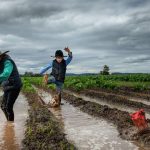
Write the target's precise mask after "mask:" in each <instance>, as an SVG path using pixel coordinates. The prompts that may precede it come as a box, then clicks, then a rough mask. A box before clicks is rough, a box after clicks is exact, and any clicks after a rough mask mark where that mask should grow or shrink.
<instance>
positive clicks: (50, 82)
mask: <svg viewBox="0 0 150 150" xmlns="http://www.w3.org/2000/svg"><path fill="white" fill-rule="evenodd" d="M52 83H56V79H55V77H54V76H50V77H49V78H48V82H47V84H52Z"/></svg>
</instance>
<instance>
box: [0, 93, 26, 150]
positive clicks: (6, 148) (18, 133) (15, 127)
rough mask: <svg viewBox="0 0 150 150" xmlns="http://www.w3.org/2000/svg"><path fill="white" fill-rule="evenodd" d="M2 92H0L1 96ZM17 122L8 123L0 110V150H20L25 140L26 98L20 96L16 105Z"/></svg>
mask: <svg viewBox="0 0 150 150" xmlns="http://www.w3.org/2000/svg"><path fill="white" fill-rule="evenodd" d="M1 95H2V91H0V96H1ZM14 113H15V122H14V123H11V122H7V121H6V118H5V116H4V114H3V112H2V110H1V109H0V150H19V149H21V148H22V146H21V141H22V140H23V138H24V132H25V123H26V119H27V117H28V104H27V101H26V98H25V97H24V96H23V95H22V94H20V95H19V97H18V99H17V100H16V103H15V105H14Z"/></svg>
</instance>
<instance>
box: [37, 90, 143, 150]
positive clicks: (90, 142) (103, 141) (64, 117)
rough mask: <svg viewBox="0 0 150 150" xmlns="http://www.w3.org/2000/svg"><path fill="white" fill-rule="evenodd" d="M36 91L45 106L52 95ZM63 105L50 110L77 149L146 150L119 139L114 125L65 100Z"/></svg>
mask: <svg viewBox="0 0 150 150" xmlns="http://www.w3.org/2000/svg"><path fill="white" fill-rule="evenodd" d="M36 91H37V92H38V95H39V96H40V97H41V99H42V100H43V101H44V102H45V104H47V103H48V102H49V101H50V99H51V95H50V94H49V93H48V92H45V91H43V90H41V89H37V88H36ZM63 103H64V105H61V107H60V108H49V110H50V111H51V112H52V113H53V114H54V115H55V116H56V117H57V118H58V120H59V121H60V122H62V124H63V127H64V132H65V134H66V137H67V138H68V140H70V141H72V142H73V143H74V144H75V145H76V146H77V148H79V149H81V150H91V149H92V150H100V149H104V150H105V149H106V150H108V149H110V150H113V149H116V150H119V149H120V150H126V149H128V150H138V149H140V150H144V148H140V147H138V146H136V145H135V144H133V143H132V142H129V141H125V140H122V139H121V138H120V137H118V132H117V130H116V127H115V126H114V125H113V124H111V123H108V122H107V121H105V120H103V119H96V118H94V117H92V116H90V115H88V114H87V113H83V112H81V111H80V110H79V109H78V108H76V107H73V106H72V105H70V104H69V103H67V102H66V101H65V100H63Z"/></svg>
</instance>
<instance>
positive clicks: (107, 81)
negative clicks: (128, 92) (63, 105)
mask: <svg viewBox="0 0 150 150" xmlns="http://www.w3.org/2000/svg"><path fill="white" fill-rule="evenodd" d="M23 81H24V88H23V89H24V90H26V91H33V90H34V89H33V88H32V86H31V84H35V85H38V86H43V87H44V86H45V85H44V84H43V82H42V81H43V78H42V77H23ZM64 86H65V88H72V89H74V90H77V91H80V90H84V89H90V88H104V89H112V90H114V89H120V88H131V89H134V90H136V91H142V90H149V89H150V75H149V74H129V75H91V76H67V77H66V80H65V84H64ZM47 87H48V88H50V89H55V85H54V84H50V85H47Z"/></svg>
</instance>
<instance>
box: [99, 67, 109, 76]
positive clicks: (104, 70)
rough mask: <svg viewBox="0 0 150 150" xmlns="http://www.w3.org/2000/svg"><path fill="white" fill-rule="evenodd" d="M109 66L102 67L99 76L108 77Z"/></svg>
mask: <svg viewBox="0 0 150 150" xmlns="http://www.w3.org/2000/svg"><path fill="white" fill-rule="evenodd" d="M109 70H110V69H109V66H107V65H104V67H103V71H100V74H101V75H109Z"/></svg>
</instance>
